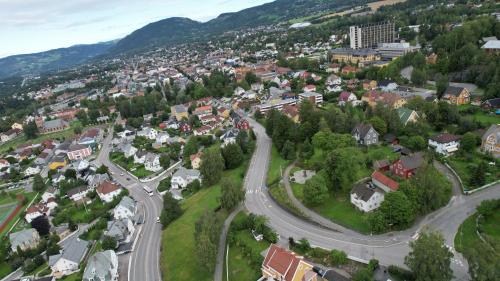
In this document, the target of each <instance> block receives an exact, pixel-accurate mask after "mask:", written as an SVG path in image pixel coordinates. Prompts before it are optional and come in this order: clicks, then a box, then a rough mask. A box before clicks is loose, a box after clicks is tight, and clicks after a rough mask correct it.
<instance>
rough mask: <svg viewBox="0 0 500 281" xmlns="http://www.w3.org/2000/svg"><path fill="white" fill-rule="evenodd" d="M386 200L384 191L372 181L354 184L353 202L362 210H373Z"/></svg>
mask: <svg viewBox="0 0 500 281" xmlns="http://www.w3.org/2000/svg"><path fill="white" fill-rule="evenodd" d="M383 201H384V192H383V191H382V190H380V189H378V188H376V187H375V186H373V185H372V184H371V183H362V184H358V185H356V186H354V188H353V189H352V191H351V203H352V204H353V205H354V206H356V208H358V209H359V210H361V211H362V212H371V211H373V210H375V209H377V208H378V207H380V204H382V202H383Z"/></svg>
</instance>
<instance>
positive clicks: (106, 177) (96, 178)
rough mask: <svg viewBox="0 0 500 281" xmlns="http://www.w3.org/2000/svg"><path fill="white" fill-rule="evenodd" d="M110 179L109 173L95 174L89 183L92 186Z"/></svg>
mask: <svg viewBox="0 0 500 281" xmlns="http://www.w3.org/2000/svg"><path fill="white" fill-rule="evenodd" d="M107 180H109V175H108V174H94V175H92V178H91V179H90V180H89V182H88V184H89V185H91V186H97V185H99V184H101V183H103V182H105V181H107Z"/></svg>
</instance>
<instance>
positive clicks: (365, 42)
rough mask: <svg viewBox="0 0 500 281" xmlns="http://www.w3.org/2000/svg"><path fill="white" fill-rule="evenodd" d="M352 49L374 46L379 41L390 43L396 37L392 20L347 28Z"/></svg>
mask: <svg viewBox="0 0 500 281" xmlns="http://www.w3.org/2000/svg"><path fill="white" fill-rule="evenodd" d="M349 37H350V39H351V48H352V49H363V48H376V47H377V46H378V44H379V43H392V42H394V39H395V38H396V31H395V29H394V22H391V21H387V22H379V23H374V24H368V25H361V26H351V27H350V28H349Z"/></svg>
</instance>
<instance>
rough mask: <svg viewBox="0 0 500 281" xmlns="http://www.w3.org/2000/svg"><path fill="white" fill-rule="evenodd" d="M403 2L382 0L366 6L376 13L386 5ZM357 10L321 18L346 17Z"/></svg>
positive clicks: (402, 0)
mask: <svg viewBox="0 0 500 281" xmlns="http://www.w3.org/2000/svg"><path fill="white" fill-rule="evenodd" d="M403 2H406V0H382V1H377V2H372V3H368V4H366V5H367V6H368V7H369V8H370V9H371V10H372V11H374V12H376V11H378V9H380V7H382V6H387V5H394V4H397V3H403ZM356 11H357V10H351V9H349V10H346V11H342V12H338V13H333V14H329V15H326V16H324V17H323V18H332V17H336V16H345V15H348V14H351V13H354V12H356Z"/></svg>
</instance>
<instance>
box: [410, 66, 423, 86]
mask: <svg viewBox="0 0 500 281" xmlns="http://www.w3.org/2000/svg"><path fill="white" fill-rule="evenodd" d="M426 81H427V75H426V74H425V71H424V70H422V69H420V68H414V69H413V71H412V73H411V82H412V83H413V84H414V85H416V86H422V85H423V84H425V82H426Z"/></svg>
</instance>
